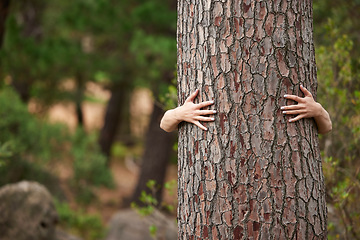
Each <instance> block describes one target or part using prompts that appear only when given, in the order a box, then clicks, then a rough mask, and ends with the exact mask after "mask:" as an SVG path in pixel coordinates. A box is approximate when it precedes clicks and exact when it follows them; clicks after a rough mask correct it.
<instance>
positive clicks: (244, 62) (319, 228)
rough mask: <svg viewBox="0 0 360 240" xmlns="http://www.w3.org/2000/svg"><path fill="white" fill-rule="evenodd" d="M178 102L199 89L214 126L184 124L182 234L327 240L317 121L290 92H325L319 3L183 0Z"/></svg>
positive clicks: (181, 145)
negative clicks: (298, 115) (316, 26)
mask: <svg viewBox="0 0 360 240" xmlns="http://www.w3.org/2000/svg"><path fill="white" fill-rule="evenodd" d="M178 14H179V16H178V88H179V92H178V93H179V102H180V103H181V104H182V103H184V101H185V99H186V97H187V96H189V94H190V93H191V92H193V91H194V90H195V89H196V88H199V89H200V97H199V101H204V100H209V99H214V100H215V107H214V109H216V110H217V111H218V114H217V115H216V121H215V123H210V124H208V129H209V130H208V131H202V130H201V129H199V128H197V127H195V126H194V125H192V124H183V125H182V126H181V127H180V131H179V161H178V174H179V175H178V225H179V239H186V240H188V239H200V238H201V239H326V234H327V232H326V228H327V225H326V221H327V213H326V203H325V190H324V177H323V173H322V166H321V159H320V153H319V145H318V136H317V129H316V125H315V123H314V121H313V120H312V119H304V120H300V121H299V122H296V123H289V122H288V121H287V120H288V119H289V117H286V116H284V115H283V114H282V113H281V111H280V107H281V106H284V105H286V104H289V103H290V102H287V101H286V100H285V99H284V98H283V95H284V94H296V95H299V94H300V91H299V85H300V84H303V85H304V86H305V87H306V88H308V89H309V90H310V91H311V92H312V93H314V95H316V86H317V82H316V66H315V56H314V54H315V53H314V45H313V37H312V31H313V29H312V1H309V0H305V1H300V0H287V1H285V0H269V1H261V0H258V1H249V0H245V1H240V0H222V1H210V0H199V1H193V0H191V1H185V0H179V2H178Z"/></svg>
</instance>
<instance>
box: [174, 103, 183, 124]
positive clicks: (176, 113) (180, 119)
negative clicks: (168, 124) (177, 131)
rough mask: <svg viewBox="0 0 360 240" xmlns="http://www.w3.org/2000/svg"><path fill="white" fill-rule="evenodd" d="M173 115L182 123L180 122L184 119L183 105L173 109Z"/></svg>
mask: <svg viewBox="0 0 360 240" xmlns="http://www.w3.org/2000/svg"><path fill="white" fill-rule="evenodd" d="M172 111H173V116H174V119H175V120H176V121H177V122H178V123H180V122H182V121H183V120H182V118H181V116H182V115H181V106H180V107H177V108H174V109H173V110H172Z"/></svg>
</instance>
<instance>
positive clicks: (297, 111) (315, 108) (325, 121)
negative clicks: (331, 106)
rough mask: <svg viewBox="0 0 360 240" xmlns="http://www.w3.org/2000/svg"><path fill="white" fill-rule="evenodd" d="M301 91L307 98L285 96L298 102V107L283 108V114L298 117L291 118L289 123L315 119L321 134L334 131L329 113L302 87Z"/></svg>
mask: <svg viewBox="0 0 360 240" xmlns="http://www.w3.org/2000/svg"><path fill="white" fill-rule="evenodd" d="M300 89H301V91H302V92H303V93H304V94H305V97H303V98H302V97H299V96H296V95H285V96H284V97H285V98H286V99H291V100H294V101H296V102H298V104H297V105H289V106H283V107H281V110H283V114H290V115H297V116H296V117H294V118H291V119H290V120H289V122H296V121H298V120H300V119H302V118H312V117H313V118H314V119H315V122H316V125H317V127H318V131H319V133H320V134H325V133H328V132H330V131H331V130H332V123H331V119H330V115H329V113H328V112H327V111H326V110H325V109H324V108H323V107H322V106H321V104H320V103H318V102H316V101H315V100H314V98H313V96H312V94H311V93H310V92H309V91H308V90H307V89H306V88H305V87H303V86H302V85H301V86H300Z"/></svg>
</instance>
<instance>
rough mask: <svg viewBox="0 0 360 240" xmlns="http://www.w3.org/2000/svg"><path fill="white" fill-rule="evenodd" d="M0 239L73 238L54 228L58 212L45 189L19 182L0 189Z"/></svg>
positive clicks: (48, 239) (69, 239)
mask: <svg viewBox="0 0 360 240" xmlns="http://www.w3.org/2000/svg"><path fill="white" fill-rule="evenodd" d="M0 213H1V214H0V239H1V240H15V239H16V240H77V238H72V237H71V236H69V235H67V234H66V233H64V232H62V231H59V230H56V224H57V222H58V214H57V212H56V209H55V206H54V202H53V199H52V196H51V194H50V193H49V192H48V190H47V189H46V188H45V187H44V186H42V185H40V184H39V183H36V182H28V181H22V182H19V183H16V184H8V185H5V186H4V187H2V188H0Z"/></svg>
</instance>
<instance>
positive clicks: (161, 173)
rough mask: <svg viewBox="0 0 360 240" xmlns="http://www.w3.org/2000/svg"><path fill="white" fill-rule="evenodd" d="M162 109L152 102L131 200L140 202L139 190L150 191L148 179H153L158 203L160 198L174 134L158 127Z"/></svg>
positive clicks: (162, 112)
mask: <svg viewBox="0 0 360 240" xmlns="http://www.w3.org/2000/svg"><path fill="white" fill-rule="evenodd" d="M163 115H164V110H163V109H162V108H161V107H159V106H158V105H157V104H156V103H154V110H153V113H152V115H151V119H150V124H149V129H148V132H147V135H146V142H145V146H146V148H145V152H144V155H143V159H142V166H141V172H140V175H139V180H138V184H137V186H136V189H135V192H134V194H133V196H132V201H133V202H136V203H138V204H141V201H139V199H140V196H141V192H142V191H145V192H146V193H151V190H150V189H149V188H148V187H147V186H146V183H147V182H148V181H149V180H155V181H156V185H157V189H156V192H155V196H154V197H155V198H156V200H157V201H158V203H161V200H162V190H163V185H164V181H165V174H166V169H167V166H168V163H169V159H170V155H171V150H172V145H173V143H174V135H173V134H169V133H166V132H165V131H163V130H161V129H160V127H159V126H160V120H161V117H162V116H163Z"/></svg>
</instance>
